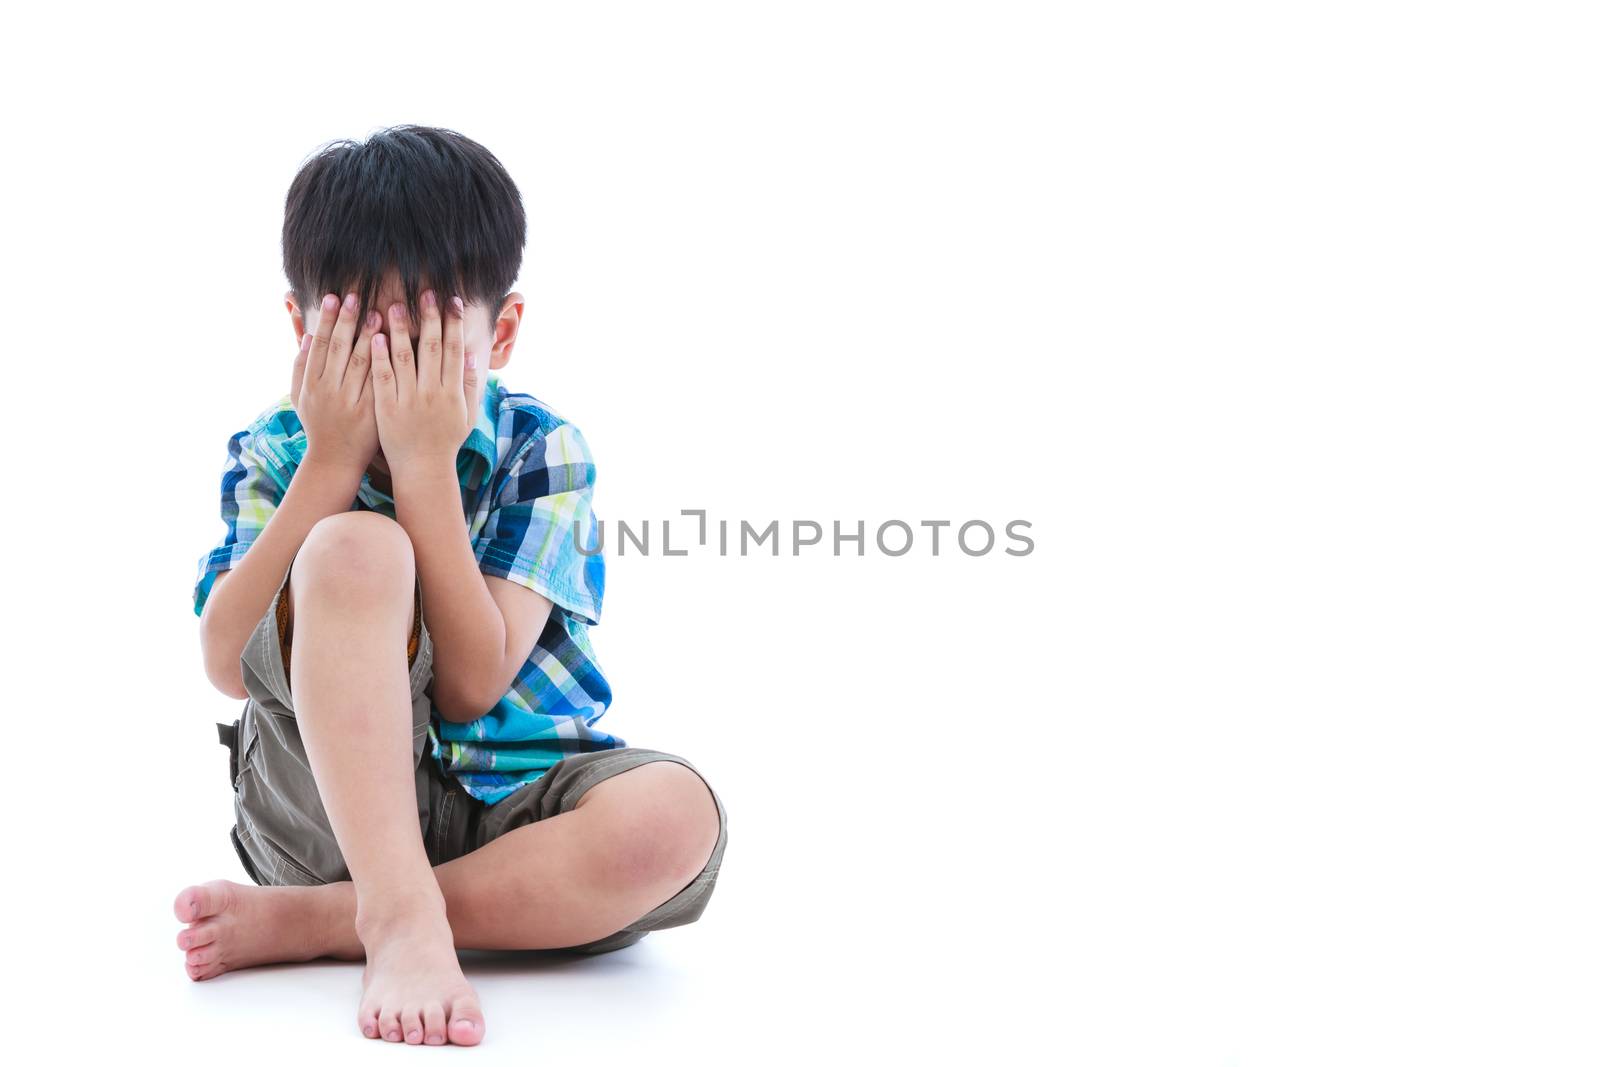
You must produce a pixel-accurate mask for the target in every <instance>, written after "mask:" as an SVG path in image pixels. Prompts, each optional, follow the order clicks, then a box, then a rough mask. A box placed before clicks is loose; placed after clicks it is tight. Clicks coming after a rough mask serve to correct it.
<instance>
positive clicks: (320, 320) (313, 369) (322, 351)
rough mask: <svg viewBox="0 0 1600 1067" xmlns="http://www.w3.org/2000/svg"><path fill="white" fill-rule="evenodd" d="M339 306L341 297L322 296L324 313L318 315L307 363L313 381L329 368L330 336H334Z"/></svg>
mask: <svg viewBox="0 0 1600 1067" xmlns="http://www.w3.org/2000/svg"><path fill="white" fill-rule="evenodd" d="M338 306H339V298H338V297H337V296H334V295H333V294H332V293H329V294H328V295H327V296H324V297H323V298H322V314H320V315H318V316H317V332H316V333H315V334H314V335H313V336H312V338H311V358H310V360H309V361H308V362H307V363H306V370H307V371H308V372H309V373H310V375H311V379H312V381H315V380H317V379H318V378H321V377H322V373H323V371H325V370H327V367H328V338H330V337H332V336H333V311H334V309H335V308H337V307H338Z"/></svg>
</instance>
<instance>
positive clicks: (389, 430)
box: [372, 289, 478, 472]
mask: <svg viewBox="0 0 1600 1067" xmlns="http://www.w3.org/2000/svg"><path fill="white" fill-rule="evenodd" d="M421 304H422V327H421V330H420V331H419V332H420V336H418V338H417V348H418V351H417V353H416V354H415V355H413V354H412V351H411V331H410V329H409V328H408V327H407V325H406V309H405V305H403V304H399V303H396V304H392V305H390V307H389V336H388V338H387V339H385V338H384V336H383V335H382V334H379V335H378V336H377V337H375V338H374V339H373V342H372V390H373V401H374V406H375V408H376V410H377V416H378V436H379V439H380V440H381V442H382V444H383V457H384V460H385V461H386V462H387V463H388V464H389V470H390V471H391V472H398V471H400V470H403V469H418V468H435V469H438V468H442V469H445V470H450V471H454V470H455V461H456V453H457V452H458V451H460V449H461V445H462V443H463V442H465V441H466V439H467V434H469V433H471V432H472V422H473V419H472V407H471V401H470V398H469V393H470V394H475V393H476V392H477V389H476V385H477V383H476V378H477V377H478V375H477V374H476V372H472V373H467V374H466V378H465V379H464V378H463V374H464V373H465V372H464V369H463V366H462V364H463V361H464V353H463V348H464V345H465V342H464V334H465V327H464V324H463V310H464V309H463V306H462V303H461V298H460V297H454V298H452V299H451V301H450V304H449V314H448V315H447V316H446V317H445V318H444V320H443V322H442V324H441V320H440V316H439V302H438V300H437V298H436V297H435V296H434V292H433V290H432V289H426V290H424V291H423V293H422V300H421ZM441 335H442V336H441ZM464 381H468V382H470V385H467V384H463V383H464Z"/></svg>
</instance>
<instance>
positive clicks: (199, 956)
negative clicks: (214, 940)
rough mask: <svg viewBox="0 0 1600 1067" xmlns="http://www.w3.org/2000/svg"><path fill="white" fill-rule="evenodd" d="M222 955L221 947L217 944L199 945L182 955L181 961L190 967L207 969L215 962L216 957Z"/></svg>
mask: <svg viewBox="0 0 1600 1067" xmlns="http://www.w3.org/2000/svg"><path fill="white" fill-rule="evenodd" d="M221 954H222V946H221V945H217V944H210V945H201V946H200V947H199V948H192V949H190V950H189V951H188V952H185V953H184V954H183V961H184V962H185V963H187V964H188V965H189V966H191V967H208V966H210V965H211V964H213V963H215V962H217V957H218V956H220V955H221Z"/></svg>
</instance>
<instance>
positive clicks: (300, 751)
mask: <svg viewBox="0 0 1600 1067" xmlns="http://www.w3.org/2000/svg"><path fill="white" fill-rule="evenodd" d="M288 584H289V578H288V575H287V574H286V575H285V576H284V581H283V585H282V586H280V587H279V589H278V592H277V593H276V594H275V595H274V596H273V599H272V604H271V605H270V606H269V607H268V609H267V611H266V614H264V615H263V616H262V617H261V621H260V622H259V623H257V624H256V628H255V631H254V632H253V633H252V634H251V635H250V640H249V641H247V642H246V643H245V647H244V652H243V654H242V655H241V656H240V664H241V666H242V668H243V675H244V686H245V692H246V693H247V694H248V699H247V700H246V701H245V705H244V711H243V713H242V714H241V715H240V717H239V718H238V719H236V720H234V721H233V722H231V723H218V724H217V733H218V737H219V739H220V740H221V742H222V743H223V744H224V745H226V746H228V751H229V768H228V770H229V778H230V780H231V781H232V783H233V790H234V814H235V821H234V828H233V829H232V830H231V831H230V832H229V836H230V837H231V838H232V840H233V846H234V849H235V850H236V851H237V852H238V854H239V860H240V862H241V863H242V864H243V865H244V869H245V871H246V873H248V874H249V875H250V878H251V880H253V881H254V882H255V883H256V884H257V885H322V884H325V883H328V882H340V881H346V880H348V879H349V877H350V872H349V870H348V868H346V867H345V864H344V857H343V855H342V853H341V852H340V851H339V845H338V842H337V841H336V840H335V838H334V835H333V828H332V827H331V826H330V825H329V824H328V816H327V813H326V812H325V811H324V810H323V807H322V799H321V796H320V794H319V792H318V790H317V784H316V780H315V778H313V777H312V774H311V765H310V763H309V761H308V760H307V758H306V751H305V746H304V745H303V744H302V743H301V740H300V731H299V728H298V725H297V723H296V722H295V717H294V705H293V701H292V698H291V695H290V691H289V671H288V662H289V660H288V654H287V652H286V648H287V646H288V642H289V641H290V640H292V636H291V635H290V633H288V632H287V631H286V630H283V629H280V628H281V627H282V626H283V625H284V623H285V621H286V619H287V615H286V613H283V612H280V603H281V602H283V599H284V593H285V590H286V589H287V587H288ZM414 603H415V612H416V614H415V618H414V620H413V625H412V635H411V640H410V642H408V659H409V661H410V662H409V672H410V680H411V755H412V765H413V766H414V767H415V770H416V786H417V824H418V827H419V828H420V830H421V832H422V841H423V845H424V847H425V849H426V850H427V854H428V861H429V862H430V863H431V864H433V865H435V866H437V865H439V864H441V863H447V862H449V861H450V860H453V859H455V858H457V857H458V856H463V855H465V854H467V853H468V852H471V851H473V850H474V849H477V848H481V847H483V846H484V845H485V844H487V843H488V842H490V841H492V840H494V839H495V838H497V837H499V836H501V835H502V834H506V833H509V832H510V831H512V830H515V829H516V828H517V827H519V826H522V825H524V824H526V823H531V822H536V821H538V820H539V819H544V818H549V817H551V816H553V815H559V814H562V813H563V812H568V811H571V810H572V809H573V808H574V807H576V806H577V803H578V799H579V798H580V797H582V796H583V794H584V793H585V792H587V791H588V790H589V788H590V787H591V786H593V785H595V784H596V783H598V782H603V781H605V780H606V779H607V778H609V777H611V776H612V775H614V774H620V773H621V772H623V771H626V770H631V769H632V768H634V767H638V766H640V765H642V764H645V763H649V762H651V761H653V760H669V761H671V762H673V763H681V764H683V765H684V766H685V767H688V768H689V769H690V770H693V771H695V773H696V774H698V773H699V771H698V770H696V768H695V767H694V765H693V764H691V763H690V762H689V761H688V760H686V759H684V758H682V757H681V756H674V755H670V754H668V753H666V752H658V751H656V750H655V749H648V748H618V749H607V750H602V751H598V752H583V753H579V754H578V755H574V756H568V757H567V758H566V759H564V760H562V761H561V762H559V763H557V764H555V765H554V766H553V767H551V768H550V769H549V770H548V771H546V772H545V773H544V774H543V775H541V776H540V777H539V778H537V779H535V780H534V781H533V782H530V783H529V784H527V785H525V786H522V787H521V788H519V789H518V790H517V791H516V792H514V793H512V794H511V795H510V796H508V797H506V798H505V799H504V800H501V801H500V802H499V803H496V804H492V805H486V804H484V803H483V802H482V801H480V800H478V799H477V798H476V797H473V796H471V795H469V794H468V793H467V792H466V791H465V790H464V789H462V788H461V786H460V784H459V783H458V782H457V781H456V780H455V778H454V776H452V775H448V774H445V773H444V772H443V771H442V770H441V769H440V767H439V763H438V760H436V759H435V758H434V757H433V755H432V754H431V753H430V752H427V749H428V748H429V747H431V746H430V745H429V742H428V719H429V715H430V714H431V712H432V700H431V699H430V698H429V697H428V695H427V693H426V692H424V689H425V687H426V686H427V685H428V683H429V681H430V679H431V678H432V667H433V641H432V638H431V637H430V636H429V634H428V625H427V622H426V620H424V619H423V618H422V596H421V586H420V584H419V585H418V587H417V592H416V595H415V597H414ZM702 781H704V778H703V777H702ZM706 788H707V789H711V786H710V783H709V782H708V783H707V784H706ZM711 795H712V798H713V799H714V800H715V801H716V805H717V818H718V820H719V823H720V828H719V830H718V833H717V844H716V847H715V848H714V849H713V850H712V853H711V858H710V859H709V860H708V861H707V862H706V865H705V868H704V869H703V870H701V872H700V873H699V874H698V875H696V876H695V878H694V880H693V881H692V882H690V883H689V884H688V885H686V886H684V887H683V889H681V890H679V892H678V894H677V895H676V896H674V897H673V898H672V899H671V900H668V901H666V902H665V903H663V904H661V905H659V906H658V907H656V908H654V909H652V910H651V911H650V912H649V913H648V914H646V915H644V916H642V917H640V918H639V919H637V920H635V921H634V922H632V923H629V924H628V925H627V926H626V927H624V928H623V929H621V930H618V931H617V932H616V933H614V934H612V935H610V936H608V937H604V938H601V939H600V940H598V941H591V942H588V943H587V944H583V945H575V946H572V951H576V952H589V953H593V952H609V951H611V950H612V949H618V948H623V947H625V946H627V945H631V944H633V943H634V942H636V941H638V940H640V939H641V938H643V937H644V936H645V934H647V933H649V932H650V931H652V930H660V929H664V928H666V927H669V926H682V925H684V924H686V923H691V922H694V921H695V920H696V919H698V918H699V917H700V913H701V912H703V911H704V910H705V906H706V902H707V900H708V899H709V898H710V896H711V891H712V889H713V888H714V887H715V885H716V881H717V871H718V869H719V868H720V866H721V864H722V853H723V848H724V846H725V845H726V844H727V839H728V829H727V827H728V821H727V813H726V811H725V810H724V809H723V806H722V798H721V797H718V796H717V793H716V790H714V789H712V790H711Z"/></svg>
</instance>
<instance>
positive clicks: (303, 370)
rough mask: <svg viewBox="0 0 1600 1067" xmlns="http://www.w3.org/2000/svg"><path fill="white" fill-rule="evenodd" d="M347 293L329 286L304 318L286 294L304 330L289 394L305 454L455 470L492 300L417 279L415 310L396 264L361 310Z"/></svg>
mask: <svg viewBox="0 0 1600 1067" xmlns="http://www.w3.org/2000/svg"><path fill="white" fill-rule="evenodd" d="M346 297H348V294H326V295H325V297H324V299H323V301H322V302H321V303H320V304H314V305H312V306H310V307H307V308H306V309H305V312H304V315H303V318H302V317H301V316H300V315H298V314H295V309H294V307H293V302H292V300H291V314H292V315H294V317H295V318H296V325H297V327H299V328H300V329H301V330H302V334H303V336H302V339H301V340H302V344H301V349H300V354H299V356H298V357H297V358H296V360H295V367H294V376H293V382H292V385H291V398H292V400H293V402H294V405H295V408H296V411H297V413H298V414H299V415H300V417H301V422H302V424H304V425H305V427H306V433H307V439H308V450H309V454H315V455H318V456H319V457H321V458H324V459H328V460H331V461H333V462H336V463H338V464H340V465H350V466H352V467H354V466H359V469H362V470H365V469H366V468H367V467H368V466H369V465H372V466H376V467H378V469H380V470H388V471H391V472H392V471H394V470H396V469H397V468H398V469H407V468H412V467H437V468H438V469H441V470H453V469H454V460H455V455H456V452H457V450H458V449H459V448H460V446H461V444H462V443H463V442H464V441H465V440H466V435H467V434H468V433H469V432H470V431H471V429H472V425H473V422H474V418H475V413H476V411H477V409H478V406H479V405H480V404H481V403H482V402H483V393H484V389H485V387H486V383H487V371H488V369H489V361H490V353H491V351H492V350H493V349H495V348H496V347H497V345H496V340H497V339H496V333H497V330H496V322H495V319H494V318H492V317H491V316H490V314H489V309H487V308H485V307H483V306H481V305H470V306H468V305H464V304H463V303H462V302H461V301H460V299H459V298H457V297H455V296H453V295H452V294H447V293H438V292H435V291H434V290H432V289H424V290H423V292H422V293H421V294H420V299H419V301H418V303H419V308H418V312H419V314H418V315H412V314H410V313H409V312H408V311H407V310H406V307H405V291H404V287H403V286H402V285H401V284H400V281H399V278H398V276H397V275H395V274H393V273H391V274H390V276H389V277H387V278H385V279H384V281H383V284H382V285H380V286H379V288H378V291H377V294H376V297H375V301H374V304H373V307H372V308H371V309H370V310H369V311H368V312H367V313H366V315H365V316H362V315H361V313H360V311H359V309H358V308H357V307H356V306H355V300H354V299H351V298H346ZM519 303H520V301H519ZM516 310H519V311H520V307H518V308H517V309H516ZM512 329H513V331H514V329H515V323H514V322H513V324H512ZM501 332H503V331H501ZM505 340H507V341H509V340H510V337H507V338H506V339H505ZM498 347H500V348H501V349H505V348H507V346H506V345H504V344H502V345H499V346H498ZM469 362H470V363H472V364H473V365H472V366H468V365H467V364H468V363H469Z"/></svg>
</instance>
